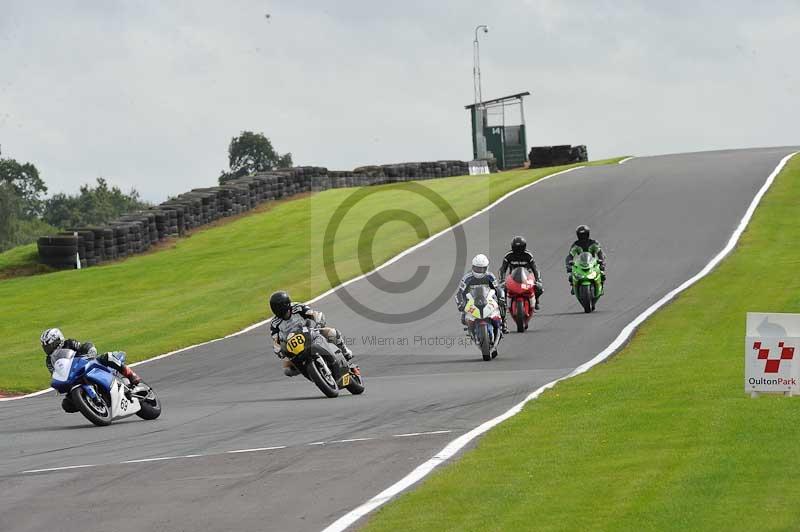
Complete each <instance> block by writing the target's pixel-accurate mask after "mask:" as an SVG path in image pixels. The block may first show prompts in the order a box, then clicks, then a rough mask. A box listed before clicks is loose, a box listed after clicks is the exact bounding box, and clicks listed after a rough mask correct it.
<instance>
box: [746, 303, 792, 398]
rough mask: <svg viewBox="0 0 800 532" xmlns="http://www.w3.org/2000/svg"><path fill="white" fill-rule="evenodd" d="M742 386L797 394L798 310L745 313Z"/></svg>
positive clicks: (752, 391)
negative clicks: (745, 326) (792, 311)
mask: <svg viewBox="0 0 800 532" xmlns="http://www.w3.org/2000/svg"><path fill="white" fill-rule="evenodd" d="M744 360H745V362H744V372H745V375H744V390H745V393H749V394H750V396H751V397H758V395H759V394H761V393H782V394H784V395H788V396H792V395H797V394H800V385H798V383H800V314H764V313H760V312H748V313H747V332H746V335H745V342H744Z"/></svg>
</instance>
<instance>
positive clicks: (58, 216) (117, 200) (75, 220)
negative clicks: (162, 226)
mask: <svg viewBox="0 0 800 532" xmlns="http://www.w3.org/2000/svg"><path fill="white" fill-rule="evenodd" d="M149 206H150V205H149V204H148V203H146V202H144V201H142V199H141V197H140V196H139V193H138V192H137V191H136V190H135V189H133V190H131V192H130V193H129V194H125V193H123V192H122V191H121V190H120V189H119V188H118V187H112V188H109V187H108V183H107V182H106V180H105V179H103V178H102V177H98V178H97V185H96V186H95V187H94V188H92V187H91V186H89V185H83V186H82V187H81V188H80V193H79V194H78V195H76V196H68V195H66V194H63V193H59V194H55V195H54V196H53V197H52V198H50V199H49V200H47V203H46V206H45V210H44V220H45V221H46V222H47V223H49V224H52V225H55V226H57V227H62V228H69V227H81V226H86V225H100V224H104V223H106V222H109V221H110V220H113V219H114V218H116V217H118V216H120V215H121V214H124V213H126V212H131V211H137V210H141V209H146V208H147V207H149Z"/></svg>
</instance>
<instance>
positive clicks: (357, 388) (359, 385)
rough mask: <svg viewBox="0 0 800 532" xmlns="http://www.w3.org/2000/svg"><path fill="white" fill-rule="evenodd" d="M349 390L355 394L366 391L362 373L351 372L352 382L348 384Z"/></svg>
mask: <svg viewBox="0 0 800 532" xmlns="http://www.w3.org/2000/svg"><path fill="white" fill-rule="evenodd" d="M346 388H347V391H348V392H350V393H351V394H353V395H361V394H362V393H364V380H363V379H362V378H361V375H353V373H352V372H351V373H350V384H348V385H347V386H346Z"/></svg>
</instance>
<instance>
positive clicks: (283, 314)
mask: <svg viewBox="0 0 800 532" xmlns="http://www.w3.org/2000/svg"><path fill="white" fill-rule="evenodd" d="M269 308H270V309H271V310H272V313H273V314H274V315H275V317H274V318H272V323H271V324H270V331H269V332H270V336H272V342H273V345H272V350H273V352H274V353H275V356H277V357H278V358H281V359H283V373H284V375H286V376H287V377H294V376H295V375H299V374H300V371H298V369H297V368H295V367H294V365H293V364H292V363H291V361H290V360H288V359H286V358H285V357H284V355H283V353H281V340H286V334H287V333H288V332H289V331H292V330H294V329H295V328H296V327H297V326H298V325H299V326H303V325H305V324H306V320H311V321H313V322H314V324H315V325H316V327H317V328H318V330H319V332H320V334H321V335H322V336H323V337H324V338H325V339H326V340H327V341H328V342H330V343H332V344H333V345H335V346H336V347H338V348H339V349H340V350H341V351H342V354H343V355H344V358H345V359H347V360H351V359H352V358H353V352H352V351H350V348H349V347H347V345H345V341H344V338H343V337H342V334H341V333H340V332H339V331H337V330H336V329H334V328H333V327H326V326H325V325H326V321H325V315H324V314H323V313H322V312H319V311H317V310H312V309H311V307H309V306H308V305H305V304H302V303H295V304H292V298H291V297H289V294H288V293H286V292H284V291H279V292H275V293H274V294H272V295H271V296H270V298H269Z"/></svg>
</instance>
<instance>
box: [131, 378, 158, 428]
mask: <svg viewBox="0 0 800 532" xmlns="http://www.w3.org/2000/svg"><path fill="white" fill-rule="evenodd" d="M148 388H150V387H149V386H148ZM139 403H140V404H141V406H142V408H141V409H140V410H139V411H138V412H136V415H137V416H139V417H140V418H142V419H147V420H150V419H156V418H157V417H158V416H160V415H161V401H160V400H159V398H158V396H157V395H156V392H155V390H153V389H152V388H150V391H149V392H148V393H147V396H146V397H139Z"/></svg>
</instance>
